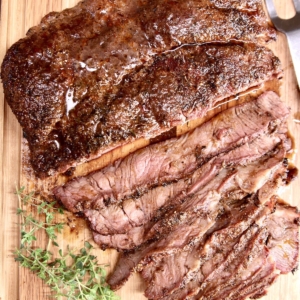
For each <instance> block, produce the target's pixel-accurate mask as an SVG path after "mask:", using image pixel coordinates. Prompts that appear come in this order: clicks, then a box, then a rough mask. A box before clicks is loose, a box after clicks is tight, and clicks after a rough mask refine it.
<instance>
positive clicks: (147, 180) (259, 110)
mask: <svg viewBox="0 0 300 300" xmlns="http://www.w3.org/2000/svg"><path fill="white" fill-rule="evenodd" d="M288 115H289V109H288V108H287V107H286V105H285V104H284V103H283V102H282V101H281V100H280V98H279V97H278V96H277V95H276V94H275V93H274V92H266V93H264V94H263V95H262V96H260V97H258V99H255V100H253V101H251V102H248V103H243V104H241V105H238V106H236V107H233V108H230V109H227V110H226V111H224V112H221V113H219V114H218V115H217V116H215V117H213V118H212V119H211V120H210V121H208V122H206V123H205V124H203V125H201V126H200V127H198V128H196V129H195V130H194V131H192V132H189V133H187V134H185V135H182V136H181V137H179V138H174V139H171V140H168V141H165V142H161V143H158V144H154V145H150V146H148V147H146V148H144V149H141V150H139V151H136V152H134V153H132V154H130V155H128V156H127V157H125V158H124V159H120V160H117V161H116V162H115V163H113V164H111V165H109V166H107V167H106V168H104V169H102V170H100V171H98V172H95V173H92V174H90V175H88V176H85V177H79V178H75V179H74V180H72V181H70V182H68V183H67V184H66V185H64V186H60V187H57V188H55V189H54V194H55V196H56V197H57V198H58V199H59V200H60V201H62V203H63V204H64V206H65V207H66V208H67V209H68V210H70V211H72V212H82V211H84V210H85V209H98V210H99V209H101V208H102V207H107V206H108V205H110V203H112V204H113V203H115V202H117V203H118V202H119V201H120V200H121V199H123V198H125V197H126V198H130V197H132V198H135V197H136V196H142V195H143V193H144V192H145V191H147V190H149V189H151V188H152V187H154V186H157V185H159V186H163V185H164V184H166V183H168V182H172V181H176V180H178V179H180V178H182V177H184V176H186V175H188V174H189V173H191V172H193V171H195V170H196V169H197V168H198V167H199V166H201V165H202V164H203V163H205V162H206V161H207V160H208V159H210V158H212V157H213V156H216V155H218V154H220V153H223V152H226V151H229V150H231V149H233V148H235V147H237V146H239V145H241V144H244V143H246V142H248V141H251V140H253V139H254V138H256V137H257V136H259V135H261V134H267V133H271V132H272V131H273V130H275V129H276V128H277V127H278V126H279V125H280V124H281V123H283V122H284V121H285V120H286V118H287V117H288Z"/></svg>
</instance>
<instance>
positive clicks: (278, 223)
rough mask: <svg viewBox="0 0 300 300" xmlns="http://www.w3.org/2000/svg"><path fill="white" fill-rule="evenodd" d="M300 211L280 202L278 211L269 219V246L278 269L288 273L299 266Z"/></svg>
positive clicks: (267, 224)
mask: <svg viewBox="0 0 300 300" xmlns="http://www.w3.org/2000/svg"><path fill="white" fill-rule="evenodd" d="M299 225H300V212H299V211H298V209H297V208H295V207H291V206H289V205H288V204H285V203H278V204H277V206H276V211H275V212H274V213H273V214H272V215H271V216H270V217H269V218H268V219H267V221H266V228H267V229H268V231H269V233H270V236H269V238H268V243H267V247H268V248H269V249H270V255H271V256H272V258H273V259H274V260H275V262H276V269H277V270H279V271H280V273H281V274H286V273H289V272H291V271H292V270H294V269H296V268H297V264H298V257H299V230H298V227H299Z"/></svg>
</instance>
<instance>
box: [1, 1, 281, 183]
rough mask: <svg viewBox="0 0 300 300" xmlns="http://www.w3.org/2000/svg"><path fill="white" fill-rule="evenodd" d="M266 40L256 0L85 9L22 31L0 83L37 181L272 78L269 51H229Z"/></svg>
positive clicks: (102, 4)
mask: <svg viewBox="0 0 300 300" xmlns="http://www.w3.org/2000/svg"><path fill="white" fill-rule="evenodd" d="M274 38H275V31H274V29H272V28H271V27H270V26H269V25H268V23H267V21H266V17H265V14H264V12H263V9H262V5H261V1H260V0H254V1H236V0H226V1H223V0H222V1H216V0H188V1H186V0H181V1H170V0H155V1H137V0H134V1H133V0H118V1H113V2H112V1H105V0H85V1H82V2H80V3H79V4H78V5H77V6H75V7H74V8H72V9H68V10H65V11H63V12H61V13H50V14H49V15H47V16H46V17H44V18H43V20H42V22H41V24H40V25H38V26H36V27H34V28H32V29H30V30H29V31H28V33H27V37H26V38H24V39H21V40H20V41H18V42H17V43H15V44H14V45H13V46H12V47H11V48H10V49H9V50H8V52H7V54H6V57H5V59H4V61H3V64H2V69H1V78H2V81H3V85H4V93H5V98H6V100H7V101H8V103H9V105H10V107H11V108H12V110H13V112H14V113H15V114H16V116H17V118H18V120H19V122H20V124H21V126H22V127H23V130H24V134H25V136H26V138H27V139H28V142H29V148H30V152H31V163H32V166H33V168H34V170H35V172H36V174H37V176H39V177H41V178H44V177H46V176H49V175H52V174H55V173H57V172H64V171H66V170H67V169H68V168H69V167H71V166H75V165H76V164H78V163H81V162H84V161H87V160H90V159H93V158H95V157H98V156H100V155H101V154H103V153H105V152H107V151H109V150H111V149H113V148H115V147H118V146H121V145H124V144H126V143H129V142H131V141H133V140H134V139H137V138H139V137H152V136H155V135H157V134H159V133H161V132H163V131H165V130H168V129H169V128H171V127H172V126H175V125H177V124H182V123H184V122H185V121H186V120H189V119H192V118H196V117H200V116H202V115H203V114H205V112H206V111H207V109H209V108H210V107H212V105H213V103H214V102H215V101H217V100H220V99H222V98H224V97H226V96H229V95H234V94H236V93H238V92H240V91H243V90H245V89H247V88H249V87H250V86H253V85H257V84H259V83H261V82H263V81H265V80H268V79H270V78H272V76H277V75H278V73H279V72H280V71H279V67H278V59H277V58H275V57H274V55H273V54H272V53H271V52H270V51H269V50H267V49H265V48H263V47H258V46H254V45H250V44H248V45H238V44H236V43H237V42H254V43H264V42H266V41H268V40H272V39H274ZM232 41H233V42H234V43H233V44H229V45H222V43H229V42H232ZM220 42H221V43H220ZM196 43H198V44H199V43H200V44H201V43H204V44H206V45H203V46H196V45H195V44H196ZM209 43H216V44H209ZM182 45H185V46H184V47H181V46H182ZM187 45H189V46H187ZM193 45H194V46H193Z"/></svg>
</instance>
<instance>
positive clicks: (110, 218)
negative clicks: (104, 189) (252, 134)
mask: <svg viewBox="0 0 300 300" xmlns="http://www.w3.org/2000/svg"><path fill="white" fill-rule="evenodd" d="M279 142H280V139H279V138H278V137H277V136H276V135H275V136H270V137H263V138H257V139H256V140H254V141H253V142H252V143H251V144H244V145H242V146H241V147H238V148H236V149H234V150H232V151H230V152H228V153H226V154H222V155H220V156H217V157H215V158H213V159H211V160H210V161H209V162H208V163H206V164H204V165H203V166H202V167H201V168H199V169H198V170H197V171H196V172H195V173H194V174H193V175H192V176H191V177H190V178H185V179H183V180H182V182H183V183H182V184H181V183H180V181H179V182H177V183H176V184H175V185H176V186H177V185H178V183H179V185H180V186H184V185H185V186H184V188H183V189H182V190H181V193H178V194H177V195H175V197H174V198H173V199H172V198H169V195H168V194H167V196H168V197H166V199H167V201H165V203H164V207H162V208H160V210H159V211H158V213H156V214H155V217H154V220H150V218H149V217H148V216H147V215H146V214H145V215H144V218H145V220H144V222H143V223H142V224H141V225H139V226H134V225H133V224H134V223H135V219H130V218H128V216H129V214H126V211H125V210H124V208H123V209H122V206H120V205H118V206H115V207H116V208H114V210H118V213H116V214H114V211H112V210H109V209H108V210H107V211H106V210H104V209H103V210H101V211H100V212H99V211H96V210H87V211H85V215H86V216H87V218H88V219H89V222H90V223H91V228H92V229H93V230H94V231H97V232H98V233H100V234H97V233H94V238H95V241H96V242H97V243H98V244H99V245H100V246H101V247H102V248H106V247H113V248H117V249H120V250H121V249H130V248H134V247H136V246H139V245H140V244H142V243H144V242H146V241H147V240H151V239H156V238H157V237H158V236H163V235H166V234H167V233H168V232H170V234H168V235H167V239H168V240H169V241H170V242H171V241H178V238H179V237H180V238H179V239H180V241H181V242H182V243H184V242H186V241H185V239H184V236H185V234H187V237H189V238H192V235H193V234H192V233H191V230H193V228H194V229H195V230H197V228H198V227H199V222H201V220H199V215H198V213H199V214H200V215H202V214H203V211H202V210H201V211H199V212H197V213H196V214H195V215H193V216H192V215H189V212H190V211H193V212H196V211H197V207H198V206H199V207H200V208H201V209H202V208H204V207H203V206H202V204H201V203H202V199H204V198H203V197H207V195H210V193H211V192H212V191H215V192H216V193H217V194H215V195H210V197H213V199H215V197H217V198H218V197H219V196H218V195H219V194H222V195H224V194H229V193H232V192H233V191H235V192H236V191H239V193H240V194H241V195H243V192H244V194H247V193H253V192H256V191H257V190H258V189H259V188H261V187H262V185H263V184H264V183H265V182H266V181H268V180H269V178H270V177H271V176H272V173H273V172H275V171H276V170H277V169H278V168H280V166H281V165H282V161H283V159H284V157H285V149H284V148H283V146H282V145H281V146H280V145H279V146H277V144H278V143H279ZM277 147H278V148H277ZM268 152H271V153H269V154H266V153H268ZM274 152H277V154H274ZM265 154H266V155H265ZM270 155H272V156H271V158H270ZM261 157H262V158H261ZM258 158H261V159H258ZM253 161H255V162H254V163H253ZM245 164H246V165H248V164H249V168H246V167H244V166H243V165H245ZM239 165H242V166H239ZM226 166H229V167H227V168H226ZM224 168H225V169H224ZM223 169H224V170H223ZM260 173H261V174H260ZM250 174H251V175H250ZM246 175H247V176H246ZM250 176H255V177H253V178H252V179H250V180H249V178H248V177H250ZM166 188H170V189H171V190H172V185H171V186H168V187H166ZM211 201H212V200H211ZM136 202H137V204H136V205H134V204H133V205H132V210H133V212H135V211H136V210H138V212H140V213H142V212H143V205H140V203H139V201H136ZM147 204H148V205H149V203H147V202H146V203H145V204H144V205H145V206H147ZM163 211H166V212H167V213H166V214H163ZM168 211H170V212H168ZM174 211H175V213H174ZM121 212H123V214H124V216H123V215H121ZM104 216H105V218H104ZM120 217H121V218H120ZM133 217H135V214H134V213H132V214H131V218H133ZM203 217H204V216H203ZM193 218H196V219H195V220H194V221H195V222H193V221H192V219H193ZM120 219H121V220H122V221H124V222H121V221H120ZM128 219H129V221H128ZM157 219H158V221H157ZM181 220H182V221H181ZM125 221H127V223H126V222H125ZM108 224H109V225H108ZM186 224H187V227H186ZM192 224H193V225H192ZM176 226H179V227H178V228H177V229H175V228H176ZM184 228H186V230H184ZM117 229H118V230H117ZM195 232H196V231H195ZM176 234H179V237H176ZM108 235H110V236H108ZM134 243H136V244H134ZM165 243H166V240H164V247H165V248H166V244H165ZM157 247H159V245H157ZM177 247H178V245H177Z"/></svg>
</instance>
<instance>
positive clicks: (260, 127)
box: [54, 91, 300, 300]
mask: <svg viewBox="0 0 300 300" xmlns="http://www.w3.org/2000/svg"><path fill="white" fill-rule="evenodd" d="M288 115H289V109H288V108H287V107H286V105H285V104H284V103H283V102H282V101H281V100H280V98H279V97H278V95H277V94H276V93H274V92H272V91H267V92H265V93H263V94H262V95H261V96H260V97H258V98H256V99H253V100H252V101H249V102H246V103H243V104H241V105H238V106H234V107H232V108H229V109H227V110H225V111H223V112H221V113H219V114H217V115H216V116H214V117H213V118H212V119H211V120H209V121H207V122H206V123H204V124H203V125H201V126H200V127H198V128H196V129H195V130H194V131H191V132H189V133H187V134H185V135H182V136H180V137H178V138H173V139H170V140H167V141H164V142H160V143H157V144H153V145H150V146H148V147H146V148H144V149H141V150H139V151H136V152H135V153H132V154H130V155H129V156H127V157H125V158H123V159H120V160H117V161H116V162H114V163H113V164H111V165H109V166H107V167H105V168H103V169H102V170H99V171H97V172H95V173H91V174H90V175H88V176H85V177H79V178H75V179H73V180H72V181H70V182H68V183H67V184H65V185H64V186H59V187H56V188H55V189H54V194H55V196H56V197H57V198H58V199H59V200H60V201H62V203H63V204H64V206H65V207H66V208H67V209H68V210H70V211H72V212H74V213H78V214H80V215H84V217H85V218H86V220H87V221H88V224H89V226H90V228H91V230H92V231H93V236H94V240H95V242H96V243H97V244H98V245H99V246H100V247H101V248H102V249H106V248H114V249H117V250H118V251H120V252H121V253H122V254H121V255H120V258H119V261H118V263H117V265H116V267H115V270H114V272H113V274H112V275H111V277H110V279H109V284H110V285H111V287H112V288H113V289H118V288H120V287H121V286H122V285H123V284H124V283H125V282H126V280H127V279H128V278H129V276H130V275H131V273H132V272H133V271H138V272H140V274H141V276H142V277H143V279H144V280H145V282H146V285H147V288H146V290H145V295H146V297H148V298H149V299H174V300H175V299H176V300H179V299H221V298H220V297H222V299H245V298H247V297H254V298H258V297H261V296H263V295H265V294H266V290H267V288H268V286H269V285H271V284H272V283H273V282H274V281H275V280H276V278H277V277H278V276H279V275H280V274H286V273H288V272H291V271H293V270H295V269H296V267H297V263H298V254H299V238H298V234H299V231H298V226H299V220H300V214H299V212H298V210H297V209H296V208H294V207H291V206H289V205H288V204H286V203H284V202H283V201H282V200H280V199H279V196H278V194H279V192H280V190H281V189H283V188H284V187H285V186H286V185H287V184H288V183H289V182H290V180H291V178H292V177H293V176H294V174H295V169H294V168H293V167H291V166H290V165H289V162H288V159H287V155H288V153H289V152H290V151H291V150H292V149H291V147H292V144H291V140H290V138H289V136H288V133H287V122H286V120H287V117H288ZM223 297H225V298H223Z"/></svg>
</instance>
